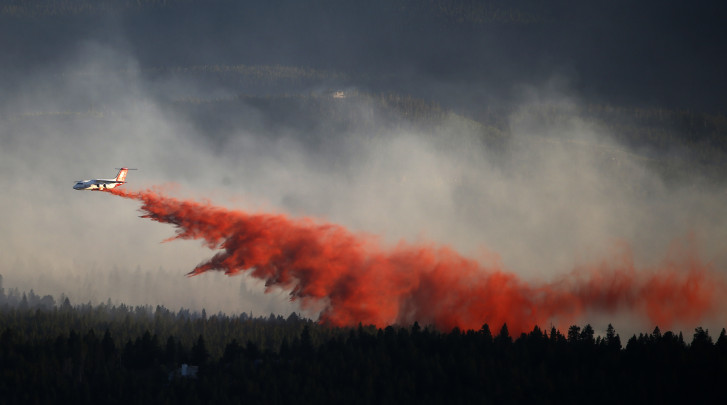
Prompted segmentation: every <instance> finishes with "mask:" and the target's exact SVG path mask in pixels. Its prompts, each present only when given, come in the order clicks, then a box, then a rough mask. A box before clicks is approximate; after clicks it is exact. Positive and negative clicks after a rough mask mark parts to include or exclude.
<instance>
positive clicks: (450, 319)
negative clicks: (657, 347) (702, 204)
mask: <svg viewBox="0 0 727 405" xmlns="http://www.w3.org/2000/svg"><path fill="white" fill-rule="evenodd" d="M108 192H110V193H112V194H114V195H117V196H121V197H124V198H129V199H136V200H139V201H141V202H142V206H141V211H142V213H143V215H142V217H143V218H149V219H151V220H153V221H157V222H161V223H168V224H172V225H174V226H175V227H176V228H177V232H176V236H174V237H173V238H170V239H169V240H173V239H199V240H201V241H203V243H204V244H205V246H207V247H208V248H210V249H218V248H219V249H221V251H220V252H219V253H217V254H215V255H214V256H213V257H212V258H210V259H208V260H206V261H204V262H202V263H201V264H199V265H197V267H195V268H194V269H193V270H192V271H191V272H190V273H189V274H190V275H199V274H202V273H205V272H208V271H222V272H224V273H225V274H227V275H235V274H239V273H246V274H249V275H250V276H251V277H254V278H257V279H261V280H264V281H265V285H266V286H267V288H268V289H270V290H273V289H275V288H280V289H283V290H285V291H287V292H288V293H289V294H290V297H291V299H292V300H296V301H299V302H300V303H301V305H302V306H303V307H304V308H311V307H322V311H321V313H320V319H321V321H322V322H324V323H328V324H331V325H335V326H350V325H355V324H358V323H359V322H361V323H364V324H374V325H377V326H379V327H383V326H386V325H389V324H393V323H399V324H410V323H412V322H414V321H419V322H422V323H425V324H433V325H435V326H436V327H438V328H441V329H449V328H452V327H455V326H457V327H460V328H467V329H476V328H478V327H479V326H481V325H482V323H484V322H488V323H490V324H492V325H501V324H502V323H505V322H506V323H508V325H509V326H510V328H511V330H513V331H514V332H516V333H519V332H524V331H527V330H530V329H531V328H532V327H533V326H535V325H547V324H548V323H553V322H557V323H563V322H571V321H573V320H574V319H575V318H576V317H578V316H580V315H582V314H583V313H584V312H587V311H592V310H595V311H604V312H606V313H609V314H614V313H617V312H618V311H620V310H621V311H630V312H636V313H638V314H642V315H644V316H646V317H647V318H648V319H649V320H650V321H651V322H652V323H655V324H658V325H662V326H663V327H670V326H672V325H673V324H674V323H695V322H699V321H700V320H703V319H704V318H705V317H707V316H709V315H712V314H713V313H714V311H716V309H717V299H718V298H719V297H720V296H721V295H722V294H724V292H726V291H727V290H726V289H725V286H726V285H725V282H724V280H723V279H721V278H720V277H719V276H718V275H717V274H715V273H714V272H713V271H712V269H711V268H710V266H709V265H707V264H705V263H702V262H701V261H700V260H699V259H698V257H697V256H696V255H695V247H694V246H685V247H684V249H683V250H682V251H678V250H679V249H678V247H675V248H674V249H672V250H671V251H670V252H669V255H668V257H667V259H666V260H665V261H664V263H663V264H662V266H660V267H659V268H656V269H651V270H647V271H641V270H637V269H636V268H635V266H634V264H633V261H632V260H631V259H630V258H629V257H628V255H625V256H624V257H622V258H621V260H618V261H604V262H602V263H600V264H598V265H597V266H590V267H588V268H586V269H581V270H577V271H576V272H575V273H574V274H572V275H571V277H568V278H566V279H563V280H561V281H558V282H554V283H527V282H525V281H523V280H521V279H520V278H519V277H518V276H517V275H515V274H514V273H512V272H509V271H507V270H506V269H505V268H504V267H503V266H502V265H501V264H499V263H497V261H496V260H492V261H491V264H488V265H485V264H481V263H480V262H478V261H475V260H474V259H471V258H467V257H464V256H462V255H460V254H458V253H457V252H456V251H454V250H453V249H452V248H451V247H448V246H438V245H435V244H432V243H427V244H424V243H419V244H408V243H405V242H400V243H398V244H396V245H394V246H386V245H384V244H382V243H381V241H380V240H379V238H376V237H375V236H373V235H369V234H356V233H352V232H351V231H349V230H347V229H346V228H344V227H343V226H340V225H337V224H332V223H327V222H323V221H316V220H313V219H309V218H302V219H292V218H289V217H287V216H285V215H282V214H269V213H257V214H252V213H248V212H245V211H240V210H229V209H225V208H221V207H217V206H214V205H212V204H211V203H198V202H195V201H193V200H178V199H175V198H170V197H167V196H165V195H164V194H162V193H161V192H160V191H158V190H156V191H155V190H146V191H126V190H123V189H113V190H109V191H108Z"/></svg>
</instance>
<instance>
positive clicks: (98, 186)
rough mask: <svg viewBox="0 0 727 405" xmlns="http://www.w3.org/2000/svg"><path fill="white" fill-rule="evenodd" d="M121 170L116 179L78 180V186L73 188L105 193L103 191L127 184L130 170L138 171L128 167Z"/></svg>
mask: <svg viewBox="0 0 727 405" xmlns="http://www.w3.org/2000/svg"><path fill="white" fill-rule="evenodd" d="M118 170H119V174H117V175H116V178H115V179H92V180H78V181H76V184H75V185H74V186H73V189H74V190H96V191H103V190H109V189H112V188H116V187H118V186H120V185H122V184H124V183H126V173H127V172H128V171H129V170H136V169H129V168H128V167H122V168H121V169H118Z"/></svg>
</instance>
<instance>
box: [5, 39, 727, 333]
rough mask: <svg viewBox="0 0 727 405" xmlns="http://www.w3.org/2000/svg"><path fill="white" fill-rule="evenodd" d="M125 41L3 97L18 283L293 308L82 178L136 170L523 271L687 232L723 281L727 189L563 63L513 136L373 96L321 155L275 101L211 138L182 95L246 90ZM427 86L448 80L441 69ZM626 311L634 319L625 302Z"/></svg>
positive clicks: (95, 298)
mask: <svg viewBox="0 0 727 405" xmlns="http://www.w3.org/2000/svg"><path fill="white" fill-rule="evenodd" d="M119 38H120V39H117V40H114V41H97V40H93V39H88V40H83V41H78V42H77V43H75V46H74V47H73V49H72V50H71V51H69V52H68V53H67V54H65V55H64V56H63V57H62V58H59V59H57V60H56V61H57V63H55V64H53V65H48V66H44V67H42V68H37V69H33V70H31V71H28V72H25V73H23V74H22V75H19V76H18V77H17V80H16V81H15V82H14V83H13V85H12V86H10V88H11V89H10V91H8V92H5V93H4V94H3V96H2V98H0V184H2V185H3V193H2V194H0V223H1V224H3V225H2V228H0V229H1V230H0V243H2V246H3V247H4V248H3V254H2V255H1V256H0V274H2V275H3V280H4V283H5V287H6V288H7V287H18V288H20V289H21V290H29V289H31V288H32V289H34V290H35V291H36V293H38V294H53V295H56V296H57V295H58V294H60V293H65V294H67V295H69V296H70V297H71V299H72V301H73V302H85V301H89V300H90V301H92V302H102V301H106V299H107V298H110V299H111V300H112V301H114V302H117V303H120V302H124V303H128V304H152V305H155V304H164V305H166V306H168V307H170V308H172V309H178V308H179V307H180V306H184V307H190V308H192V309H197V310H201V308H203V307H204V308H206V309H207V311H208V312H216V311H218V310H222V311H226V312H230V313H240V312H250V311H252V312H253V313H254V314H267V313H269V312H275V313H281V314H287V313H289V312H290V311H297V310H298V308H297V306H296V305H295V304H291V303H289V302H288V300H287V295H286V293H285V292H277V293H273V294H264V293H263V286H262V285H260V283H259V282H256V281H253V280H250V279H249V278H246V277H244V276H236V277H231V278H230V277H224V276H222V275H219V274H204V275H202V276H198V277H194V278H185V277H184V275H185V274H186V273H187V272H188V271H190V270H191V269H193V268H194V266H195V265H196V264H198V263H199V262H201V261H203V260H204V259H206V258H208V257H209V256H211V255H212V254H213V252H211V251H210V250H209V249H207V248H205V247H203V246H201V245H200V244H199V243H198V242H195V241H174V242H171V243H160V242H161V241H163V240H165V239H167V238H169V237H170V236H173V229H172V228H171V227H169V226H167V225H163V224H158V223H154V222H151V221H148V220H143V219H140V218H138V215H139V213H138V212H137V209H138V204H137V203H136V202H134V201H128V200H122V199H119V198H114V197H113V196H110V195H107V194H104V193H94V192H80V191H74V190H73V189H72V185H73V183H74V181H76V180H82V179H89V178H109V177H113V176H114V175H115V173H116V170H114V168H116V167H121V166H127V167H135V168H138V169H139V170H138V171H134V172H130V174H129V176H128V179H127V180H128V181H129V183H128V184H127V185H126V186H124V187H129V188H143V187H150V186H154V185H160V184H161V185H168V186H167V187H169V188H168V190H169V192H170V193H171V194H174V195H180V196H186V197H192V198H196V199H208V200H210V201H212V202H214V203H215V204H220V205H224V206H227V207H231V208H240V209H247V210H253V211H276V212H284V213H289V214H291V215H294V216H313V217H315V218H320V219H322V220H327V221H333V222H336V223H340V224H342V225H344V226H347V227H349V228H351V229H353V230H355V231H359V232H367V233H372V234H376V235H380V237H381V238H382V240H383V241H384V242H385V243H391V244H393V243H396V242H397V241H399V240H400V239H402V238H403V239H406V240H408V241H411V242H416V241H433V242H435V243H438V244H447V245H451V246H452V247H454V248H455V249H456V250H458V251H459V252H461V253H463V254H465V255H469V256H472V257H479V255H481V253H482V252H483V251H487V252H494V253H495V254H496V255H499V257H500V259H501V261H502V262H503V263H504V265H505V267H506V268H508V269H509V270H511V271H513V272H515V273H516V274H518V275H519V276H521V277H523V278H525V279H526V280H538V281H552V280H555V279H558V278H559V277H564V276H566V275H567V274H569V272H571V271H572V270H573V269H574V268H575V267H578V266H579V265H584V264H592V263H596V262H599V261H602V260H608V259H609V258H610V257H611V256H612V255H613V254H614V249H616V250H617V249H619V247H620V246H623V245H624V244H625V245H628V246H629V247H630V249H632V250H633V253H634V256H635V260H636V263H637V264H638V265H639V266H641V267H643V268H651V267H655V266H658V265H659V264H660V263H662V262H663V261H664V260H665V258H667V257H668V251H669V250H670V246H671V244H672V243H673V242H674V241H675V240H682V241H684V240H688V239H689V238H691V239H689V240H693V241H695V245H696V246H697V247H698V249H699V255H700V257H701V258H702V259H703V260H704V261H707V262H709V263H711V264H712V266H713V268H714V269H715V271H717V272H719V273H721V274H723V275H725V276H727V274H725V273H726V271H727V255H725V253H724V252H725V246H726V245H727V212H726V209H725V206H726V205H725V204H724V203H725V201H726V199H727V191H725V190H724V189H723V188H715V187H714V186H712V185H711V184H708V183H705V182H703V181H702V180H701V179H700V178H699V176H698V175H695V176H693V177H690V179H691V180H690V183H689V184H670V185H666V184H664V183H663V182H662V180H661V178H660V176H659V175H657V174H656V173H653V172H651V171H650V170H649V169H647V163H648V162H647V161H646V160H645V158H643V157H641V156H640V155H635V154H633V153H631V152H630V151H629V150H628V149H627V148H625V147H624V146H622V145H619V144H617V143H616V142H615V141H613V140H612V138H611V137H610V134H609V133H608V131H607V130H605V129H603V128H599V127H598V126H596V125H595V124H593V123H590V122H587V121H585V120H583V119H582V118H580V117H579V115H578V111H579V105H581V104H582V103H583V100H582V99H581V98H580V97H581V96H580V95H578V92H577V91H576V90H575V89H573V88H572V87H571V86H570V85H569V84H568V83H572V82H571V81H570V80H562V78H563V72H562V71H556V72H552V74H548V72H544V73H543V77H544V79H543V80H541V81H538V82H534V83H527V84H525V85H523V84H522V83H517V84H513V85H512V86H511V95H512V99H513V100H516V101H517V105H519V106H520V107H519V108H516V109H515V110H514V112H513V113H512V114H511V115H510V116H508V117H507V118H506V120H507V122H508V124H509V132H510V134H511V136H510V137H509V138H508V140H507V141H506V145H505V147H504V148H502V149H497V150H493V149H491V148H488V147H487V146H485V145H484V144H483V143H482V140H481V138H480V137H479V136H478V133H477V127H476V126H473V125H472V123H471V122H469V121H467V120H466V119H465V118H463V117H461V116H458V115H455V114H451V115H450V116H449V118H447V119H445V120H444V122H443V123H442V124H441V125H439V126H437V127H436V128H419V127H416V126H411V125H406V124H403V123H402V122H399V121H398V120H397V119H392V118H391V117H388V116H387V115H386V114H383V113H382V112H381V111H380V110H379V109H378V108H377V107H375V106H372V104H371V102H370V101H369V100H366V99H364V98H361V101H360V102H358V101H356V99H352V100H347V103H346V104H345V106H344V107H341V108H343V109H345V114H350V115H351V116H355V117H365V121H366V122H367V128H368V129H367V131H366V133H360V132H358V131H357V130H355V129H354V130H351V129H350V128H349V129H346V130H344V131H342V132H341V133H340V134H338V135H339V136H338V137H337V138H336V139H333V140H330V141H329V142H326V143H325V145H324V147H321V148H318V149H316V150H311V147H310V145H309V144H307V143H306V142H307V141H306V139H309V138H310V137H311V136H315V133H313V132H315V131H316V128H313V129H305V128H295V127H290V128H285V127H283V128H280V127H275V128H274V129H271V128H270V126H269V125H268V124H267V123H266V119H268V118H269V117H266V115H265V114H266V112H265V111H261V110H260V109H259V108H258V107H255V106H254V105H250V104H245V103H243V102H240V103H238V104H235V106H234V108H235V110H234V111H232V112H230V111H226V112H225V114H234V116H235V117H236V119H237V120H238V122H242V123H243V124H241V125H239V126H236V125H232V126H231V127H226V128H223V129H219V128H218V132H217V133H215V134H210V133H208V132H206V131H205V126H204V125H200V122H199V121H198V120H195V118H193V117H191V116H189V115H187V114H185V113H184V112H183V111H184V110H182V109H175V108H172V107H170V105H169V103H168V102H167V100H168V98H169V94H172V93H173V94H175V95H185V94H189V95H199V94H200V93H204V94H206V95H208V96H209V98H216V97H223V98H224V97H230V96H232V95H234V92H232V91H230V93H229V94H228V93H227V92H226V91H225V89H224V88H215V87H203V86H201V85H200V83H195V82H191V81H189V80H187V79H184V78H179V77H176V78H175V77H173V76H170V75H159V76H157V77H153V78H150V77H146V76H142V74H141V73H140V69H141V68H143V67H144V66H142V65H141V64H140V58H139V56H138V55H137V53H136V52H135V51H134V46H132V45H129V44H128V43H125V40H124V39H123V38H124V37H123V35H122V36H120V37H119ZM424 84H425V85H426V83H424ZM430 84H431V86H432V87H431V88H432V89H436V91H437V92H440V93H447V91H448V90H447V88H448V87H447V86H448V85H447V82H446V81H445V82H438V83H430ZM353 85H354V86H355V83H353ZM325 87H326V86H325V83H321V85H320V86H319V87H317V88H315V89H311V91H314V90H316V91H317V90H319V89H320V88H325ZM455 88H458V87H456V86H455ZM514 89H517V90H514ZM523 89H524V90H523ZM542 103H551V104H555V105H558V106H559V108H561V110H562V111H566V112H567V114H565V118H562V119H559V120H558V121H556V122H548V121H544V120H542V119H541V118H539V117H538V116H536V115H533V114H532V113H531V112H530V111H531V109H529V106H532V105H539V104H542ZM223 118H224V119H226V120H227V121H228V122H235V120H229V117H221V119H223ZM321 125H322V124H321ZM370 128H374V130H370ZM306 131H308V132H310V133H307V132H306ZM220 132H224V133H223V134H222V135H224V136H220V137H215V136H213V135H220ZM433 134H434V135H436V136H433ZM170 184H174V185H170ZM723 312H724V311H723ZM309 315H314V314H309ZM590 316H591V318H589V319H588V320H590V319H594V320H598V321H601V320H603V322H614V321H613V320H612V319H611V318H609V317H603V315H601V314H590ZM602 317H603V318H608V319H602ZM620 317H621V318H619V319H622V322H624V323H626V322H629V323H630V322H636V324H638V322H639V321H638V320H634V319H633V315H631V314H629V313H628V312H625V313H624V314H622V315H620ZM718 321H719V322H722V323H724V317H722V318H721V319H718ZM593 322H594V323H595V322H596V321H593ZM711 322H714V320H711ZM597 327H598V328H605V325H600V324H599V325H597ZM650 327H652V325H644V328H647V329H648V328H650Z"/></svg>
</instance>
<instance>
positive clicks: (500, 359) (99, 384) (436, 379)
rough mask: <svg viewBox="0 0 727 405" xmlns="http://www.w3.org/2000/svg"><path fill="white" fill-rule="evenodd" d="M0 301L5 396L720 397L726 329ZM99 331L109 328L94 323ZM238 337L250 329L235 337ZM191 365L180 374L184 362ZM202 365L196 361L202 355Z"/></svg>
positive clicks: (23, 399)
mask: <svg viewBox="0 0 727 405" xmlns="http://www.w3.org/2000/svg"><path fill="white" fill-rule="evenodd" d="M61 302H62V304H61V306H60V307H58V308H50V309H39V308H33V307H34V306H37V305H36V304H37V303H36V302H35V301H34V299H31V300H28V302H27V305H25V304H23V305H22V308H21V305H20V301H19V302H18V303H16V304H17V305H16V306H10V305H8V304H7V303H6V304H4V305H3V306H2V307H1V310H0V324H1V325H3V330H2V333H0V395H2V398H3V403H8V404H13V403H49V402H54V403H58V402H65V403H199V402H214V403H243V402H244V403H250V402H252V403H292V402H296V403H299V402H303V403H314V402H315V403H319V402H339V403H340V402H346V403H349V402H354V403H387V402H388V403H408V402H415V401H416V402H424V403H442V402H452V401H454V402H478V403H479V402H494V403H513V402H525V401H528V402H530V401H545V402H559V403H561V402H576V401H580V400H582V398H585V397H588V398H590V399H591V400H592V401H595V402H597V403H600V402H615V403H623V402H636V401H644V402H648V401H652V400H656V401H669V402H673V401H685V402H686V401H690V400H695V399H697V400H699V399H706V398H708V397H709V398H711V399H715V400H721V401H724V400H726V399H727V395H726V394H725V392H724V390H720V388H719V387H720V386H721V385H720V384H721V382H722V381H723V380H724V378H725V377H727V348H726V347H727V343H726V342H727V333H726V332H725V331H724V329H723V330H722V331H721V333H720V335H719V338H718V339H717V341H716V343H714V342H713V339H712V337H711V336H710V335H709V332H708V331H707V330H705V329H703V328H701V327H700V328H697V329H695V332H694V336H693V340H692V342H691V344H689V345H687V344H686V343H685V342H684V339H683V338H682V337H681V334H679V335H675V334H674V333H672V332H671V331H667V332H665V333H662V332H661V330H660V329H659V328H658V327H657V328H655V329H654V331H653V333H651V334H643V333H642V334H640V335H639V336H638V337H637V336H634V337H632V338H631V339H630V340H629V342H628V344H627V346H626V348H625V349H623V350H622V349H621V341H620V337H619V335H618V334H617V333H616V331H615V329H614V328H613V326H612V325H609V327H608V329H607V330H606V335H605V336H604V337H601V336H598V337H596V338H595V339H594V336H595V331H594V329H593V328H592V327H591V326H590V325H585V326H584V327H583V328H581V327H578V326H576V325H573V326H571V327H570V328H569V329H568V336H567V338H566V337H565V336H563V334H562V333H561V332H560V331H559V330H557V329H556V328H554V327H553V328H551V330H550V332H549V333H545V332H544V331H543V330H541V329H540V328H539V327H535V328H534V329H533V330H532V331H531V332H529V333H523V334H521V335H520V336H519V337H518V338H516V339H513V337H511V336H510V333H509V331H508V328H507V325H502V326H501V327H500V328H499V332H498V334H497V335H496V336H495V337H494V338H493V336H492V333H491V332H490V327H489V326H488V325H487V324H484V325H483V326H482V328H481V329H480V330H478V331H473V330H466V331H463V330H460V329H459V328H455V329H453V330H452V331H451V332H449V333H443V332H440V331H436V330H433V329H431V328H430V327H424V328H422V327H421V326H420V325H419V324H418V323H416V324H414V325H412V326H411V327H410V328H407V327H400V326H388V327H386V328H384V329H376V328H374V327H372V326H363V325H359V326H358V327H356V328H330V327H327V326H325V325H320V324H317V323H314V322H312V321H310V320H305V319H302V318H300V317H299V316H297V315H291V316H289V317H288V318H287V319H284V318H282V317H280V316H275V315H271V316H268V317H264V318H251V317H249V316H247V315H243V316H239V317H230V316H225V315H221V314H218V315H212V316H209V317H206V316H201V315H198V314H191V313H189V312H188V311H179V312H178V313H176V314H175V313H172V312H171V311H169V310H167V309H166V308H163V307H157V308H156V309H155V310H152V309H151V308H149V307H137V308H129V307H126V306H124V305H121V306H119V307H115V306H106V305H100V306H96V307H93V306H90V305H81V306H75V307H74V306H72V305H71V304H70V302H69V301H68V300H67V299H63V300H61ZM101 330H103V331H104V332H103V333H100V331H101ZM240 342H246V343H245V344H241V343H240ZM183 364H188V365H190V367H188V368H187V369H188V370H191V369H195V370H196V371H197V374H196V375H195V376H189V375H188V376H183V374H182V373H183V371H182V365H183ZM195 367H196V368H195Z"/></svg>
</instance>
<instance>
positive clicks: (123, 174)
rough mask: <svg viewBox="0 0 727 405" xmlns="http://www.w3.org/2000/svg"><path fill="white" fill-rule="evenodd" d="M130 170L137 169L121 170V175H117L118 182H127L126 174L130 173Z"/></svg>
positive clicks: (123, 168)
mask: <svg viewBox="0 0 727 405" xmlns="http://www.w3.org/2000/svg"><path fill="white" fill-rule="evenodd" d="M129 170H136V169H129V168H128V167H122V168H120V169H119V174H117V175H116V179H115V180H116V181H120V182H126V173H128V172H129Z"/></svg>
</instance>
